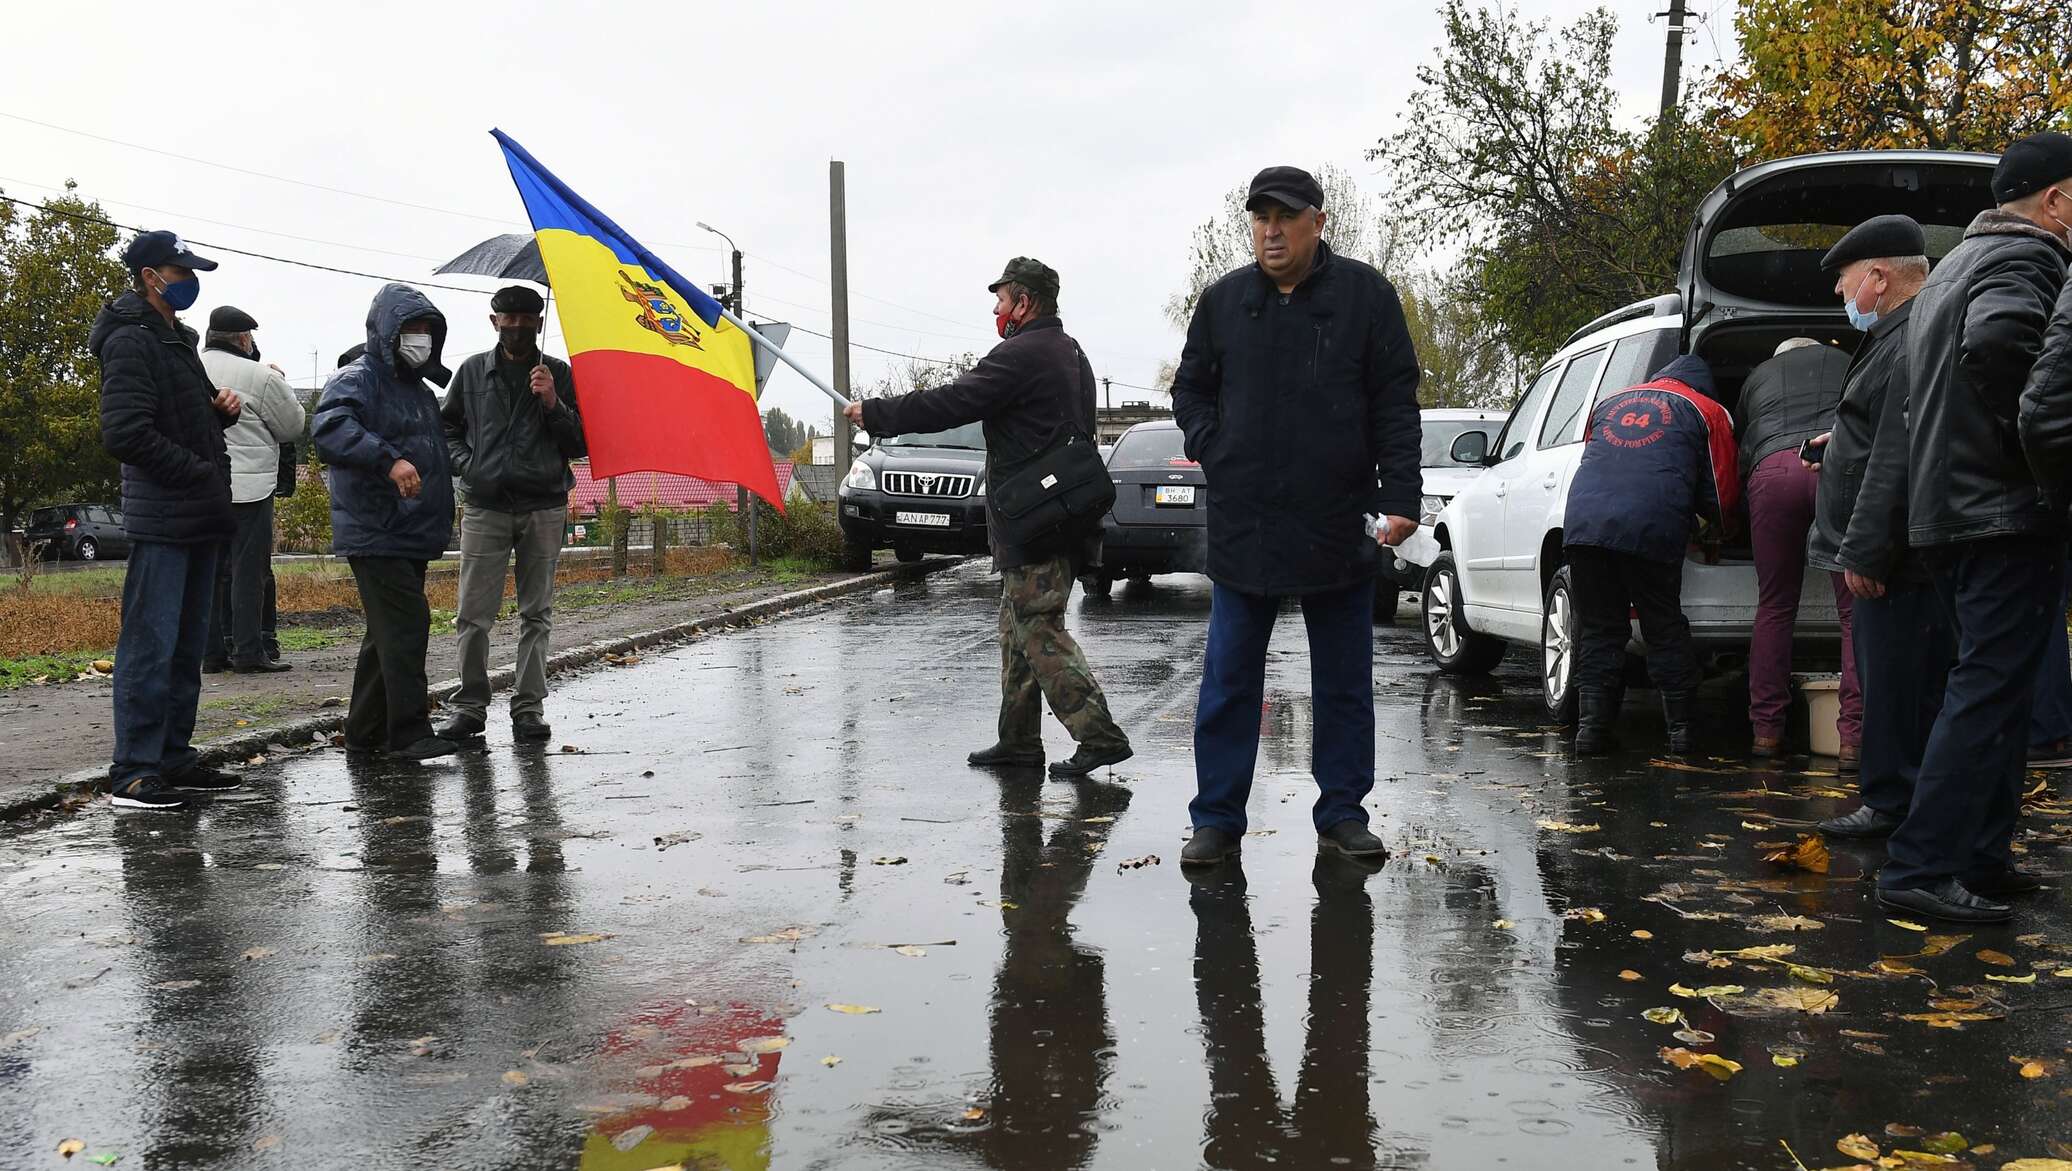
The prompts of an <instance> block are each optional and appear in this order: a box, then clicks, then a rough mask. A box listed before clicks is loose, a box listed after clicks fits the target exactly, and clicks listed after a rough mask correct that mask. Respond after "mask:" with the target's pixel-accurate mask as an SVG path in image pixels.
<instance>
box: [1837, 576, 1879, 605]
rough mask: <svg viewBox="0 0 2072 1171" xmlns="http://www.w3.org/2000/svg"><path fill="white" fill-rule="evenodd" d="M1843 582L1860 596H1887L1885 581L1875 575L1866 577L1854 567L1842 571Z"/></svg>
mask: <svg viewBox="0 0 2072 1171" xmlns="http://www.w3.org/2000/svg"><path fill="white" fill-rule="evenodd" d="M1842 584H1843V585H1846V586H1848V587H1849V592H1850V593H1852V594H1855V595H1856V596H1857V597H1859V598H1864V599H1870V598H1882V597H1884V596H1885V583H1884V582H1882V581H1879V580H1878V579H1877V578H1874V577H1865V576H1864V575H1862V574H1860V573H1858V572H1856V571H1855V570H1853V569H1845V570H1843V571H1842Z"/></svg>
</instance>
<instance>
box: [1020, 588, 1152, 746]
mask: <svg viewBox="0 0 2072 1171" xmlns="http://www.w3.org/2000/svg"><path fill="white" fill-rule="evenodd" d="M1071 596H1072V561H1071V559H1070V558H1069V557H1053V558H1051V559H1050V560H1048V561H1039V562H1036V563H1034V564H1032V565H1025V566H1022V567H1021V568H1019V569H1003V570H1001V571H1000V743H1001V744H1002V745H1004V746H1006V747H1010V748H1041V747H1042V746H1043V726H1042V725H1043V708H1042V706H1041V701H1048V702H1049V703H1050V712H1051V714H1052V715H1054V716H1056V717H1057V718H1058V722H1059V723H1061V724H1063V725H1065V730H1066V731H1069V732H1071V733H1072V739H1074V740H1076V741H1078V742H1079V743H1080V744H1085V745H1091V746H1093V747H1096V748H1108V747H1113V746H1116V745H1123V744H1128V743H1129V737H1128V736H1125V735H1123V732H1122V729H1121V728H1118V727H1116V726H1115V720H1114V717H1112V716H1110V715H1109V714H1108V699H1107V697H1106V696H1104V695H1102V694H1101V685H1100V684H1099V683H1096V682H1095V681H1094V673H1093V670H1092V669H1091V668H1089V667H1088V666H1087V665H1086V655H1085V653H1084V652H1082V651H1081V650H1080V649H1079V644H1078V643H1077V642H1076V641H1074V640H1073V638H1072V636H1071V634H1069V633H1067V632H1066V630H1065V603H1066V601H1067V600H1068V599H1070V598H1071Z"/></svg>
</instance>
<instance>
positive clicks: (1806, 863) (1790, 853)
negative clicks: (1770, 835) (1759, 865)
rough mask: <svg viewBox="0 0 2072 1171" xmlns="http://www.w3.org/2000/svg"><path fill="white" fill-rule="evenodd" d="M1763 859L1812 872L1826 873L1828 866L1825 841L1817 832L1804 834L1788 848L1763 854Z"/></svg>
mask: <svg viewBox="0 0 2072 1171" xmlns="http://www.w3.org/2000/svg"><path fill="white" fill-rule="evenodd" d="M1763 861H1765V862H1770V863H1774V864H1775V865H1778V866H1789V867H1792V868H1793V869H1796V870H1805V871H1808V872H1811V873H1813V874H1826V873H1827V867H1828V853H1827V843H1826V842H1824V841H1822V840H1820V837H1819V835H1817V834H1804V835H1802V836H1801V837H1800V838H1799V840H1798V843H1797V844H1796V845H1793V846H1792V847H1790V848H1789V849H1784V850H1779V851H1777V852H1776V853H1774V854H1765V855H1763Z"/></svg>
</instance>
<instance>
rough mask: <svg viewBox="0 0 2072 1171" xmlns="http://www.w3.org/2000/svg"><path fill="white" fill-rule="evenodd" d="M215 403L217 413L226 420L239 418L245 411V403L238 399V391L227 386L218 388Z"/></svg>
mask: <svg viewBox="0 0 2072 1171" xmlns="http://www.w3.org/2000/svg"><path fill="white" fill-rule="evenodd" d="M213 403H214V406H215V408H216V413H217V414H220V415H222V416H223V417H224V418H226V419H235V418H237V415H238V412H239V411H241V410H243V409H244V401H243V400H241V399H239V398H238V397H237V392H236V391H234V390H232V389H230V388H229V387H227V386H219V387H217V388H216V397H215V399H214V400H213Z"/></svg>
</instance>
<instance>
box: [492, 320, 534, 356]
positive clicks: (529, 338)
mask: <svg viewBox="0 0 2072 1171" xmlns="http://www.w3.org/2000/svg"><path fill="white" fill-rule="evenodd" d="M539 336H540V331H539V330H537V329H532V328H530V327H528V326H523V325H508V326H505V327H504V328H502V329H499V330H497V331H496V337H497V341H498V343H499V344H501V345H502V347H503V351H504V353H506V354H510V355H512V356H514V357H519V358H523V357H525V356H526V355H527V354H530V353H532V352H533V350H534V348H535V347H536V345H537V343H538V341H539Z"/></svg>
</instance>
